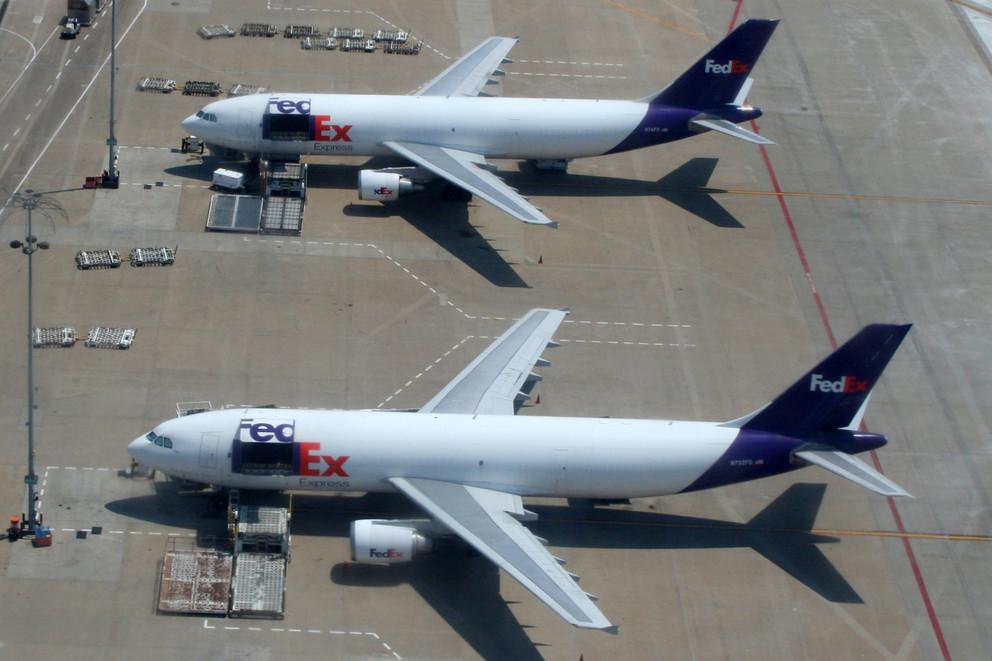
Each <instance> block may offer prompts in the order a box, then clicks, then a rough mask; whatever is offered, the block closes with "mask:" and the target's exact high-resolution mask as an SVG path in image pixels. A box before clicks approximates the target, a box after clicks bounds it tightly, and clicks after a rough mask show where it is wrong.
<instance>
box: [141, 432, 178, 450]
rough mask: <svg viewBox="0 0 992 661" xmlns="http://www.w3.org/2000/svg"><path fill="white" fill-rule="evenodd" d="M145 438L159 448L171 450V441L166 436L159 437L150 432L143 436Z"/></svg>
mask: <svg viewBox="0 0 992 661" xmlns="http://www.w3.org/2000/svg"><path fill="white" fill-rule="evenodd" d="M145 438H147V439H148V440H149V441H150V442H151V443H154V444H155V445H157V446H159V447H160V448H169V449H171V448H172V439H171V438H169V437H168V436H159V435H158V434H156V433H155V432H153V431H150V432H148V433H147V434H145Z"/></svg>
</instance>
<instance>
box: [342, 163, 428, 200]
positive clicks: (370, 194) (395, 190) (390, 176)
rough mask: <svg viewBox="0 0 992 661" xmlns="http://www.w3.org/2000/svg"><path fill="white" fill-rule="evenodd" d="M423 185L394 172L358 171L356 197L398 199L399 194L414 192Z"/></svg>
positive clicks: (364, 198)
mask: <svg viewBox="0 0 992 661" xmlns="http://www.w3.org/2000/svg"><path fill="white" fill-rule="evenodd" d="M423 189H424V187H423V186H422V185H420V184H418V183H414V182H413V181H411V180H410V179H409V178H407V177H404V176H403V175H401V174H398V173H396V172H385V171H382V170H359V171H358V198H359V199H361V200H379V201H380V202H384V201H387V200H396V199H399V197H400V195H401V194H405V193H416V192H417V191H422V190H423Z"/></svg>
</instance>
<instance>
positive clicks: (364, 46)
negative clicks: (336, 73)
mask: <svg viewBox="0 0 992 661" xmlns="http://www.w3.org/2000/svg"><path fill="white" fill-rule="evenodd" d="M377 45H378V44H376V42H375V39H345V40H344V42H343V43H342V44H341V50H342V51H344V52H346V53H357V52H365V53H371V52H373V51H375V49H376V46H377Z"/></svg>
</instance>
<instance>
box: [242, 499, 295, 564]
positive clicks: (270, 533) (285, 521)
mask: <svg viewBox="0 0 992 661" xmlns="http://www.w3.org/2000/svg"><path fill="white" fill-rule="evenodd" d="M234 533H235V534H234V553H235V555H239V554H241V553H243V552H247V553H275V554H280V555H283V556H287V557H288V556H289V510H287V509H286V508H285V507H255V506H251V505H238V508H237V525H236V527H235V530H234Z"/></svg>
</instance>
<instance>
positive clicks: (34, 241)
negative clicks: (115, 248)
mask: <svg viewBox="0 0 992 661" xmlns="http://www.w3.org/2000/svg"><path fill="white" fill-rule="evenodd" d="M11 201H12V202H13V203H14V204H15V205H17V206H19V207H21V208H22V209H24V210H25V211H27V221H26V222H25V227H24V241H18V240H16V239H15V240H14V241H11V242H10V247H11V248H15V249H20V251H21V252H22V253H24V254H25V255H27V256H28V420H27V427H28V474H27V475H25V476H24V484H25V485H26V486H27V498H28V530H30V532H31V533H32V534H33V533H34V528H35V525H36V524H37V512H36V511H35V500H34V498H35V496H34V489H35V485H37V484H38V476H37V475H36V474H35V472H34V309H33V303H34V263H33V259H32V258H33V257H34V253H35V252H36V251H38V250H48V242H47V241H39V240H38V237H36V236H35V235H34V234H33V233H32V225H31V214H32V212H33V211H35V210H38V211H39V213H42V214H43V215H44V216H46V217H48V218H52V217H53V212H57V213H58V214H60V215H62V216H65V210H64V209H63V208H62V205H60V204H59V203H58V202H56V201H55V200H53V199H51V198H46V197H43V196H42V194H41V193H35V192H34V191H32V190H30V189H29V190H25V191H24V192H23V193H16V194H15V195H13V196H11Z"/></svg>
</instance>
